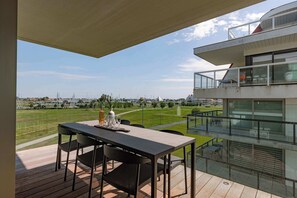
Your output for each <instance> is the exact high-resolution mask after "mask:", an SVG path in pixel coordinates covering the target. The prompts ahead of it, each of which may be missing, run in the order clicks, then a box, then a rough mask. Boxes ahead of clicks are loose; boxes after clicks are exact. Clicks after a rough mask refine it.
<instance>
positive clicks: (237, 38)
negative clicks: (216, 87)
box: [194, 2, 297, 65]
mask: <svg viewBox="0 0 297 198" xmlns="http://www.w3.org/2000/svg"><path fill="white" fill-rule="evenodd" d="M296 7H297V3H296V2H293V3H290V4H287V6H286V7H284V9H282V10H279V12H278V13H273V14H272V15H269V13H270V12H272V11H270V12H268V13H267V14H265V15H264V16H263V17H262V19H261V20H260V21H254V22H250V23H247V24H243V25H240V26H236V27H231V28H229V29H228V40H226V41H222V42H218V43H214V44H210V45H206V46H201V47H197V48H195V49H194V54H195V55H197V56H199V57H200V58H202V59H204V60H207V61H208V62H210V63H212V64H214V65H223V64H231V63H234V64H235V65H243V64H244V61H245V60H244V57H245V56H247V55H253V54H259V53H265V52H270V51H271V50H272V49H273V51H278V50H285V49H290V48H296V42H297V28H296V26H297V20H296V16H297V10H296Z"/></svg>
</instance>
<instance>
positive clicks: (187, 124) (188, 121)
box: [187, 116, 196, 130]
mask: <svg viewBox="0 0 297 198" xmlns="http://www.w3.org/2000/svg"><path fill="white" fill-rule="evenodd" d="M195 127H196V126H195ZM187 130H189V116H187Z"/></svg>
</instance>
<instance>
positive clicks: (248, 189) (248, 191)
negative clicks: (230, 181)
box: [241, 186, 257, 198]
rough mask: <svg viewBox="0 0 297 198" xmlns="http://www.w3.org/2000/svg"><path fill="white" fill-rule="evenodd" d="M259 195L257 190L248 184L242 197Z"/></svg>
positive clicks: (249, 197)
mask: <svg viewBox="0 0 297 198" xmlns="http://www.w3.org/2000/svg"><path fill="white" fill-rule="evenodd" d="M256 195H257V190H256V189H254V188H251V187H248V186H245V187H244V189H243V191H242V194H241V198H255V197H256Z"/></svg>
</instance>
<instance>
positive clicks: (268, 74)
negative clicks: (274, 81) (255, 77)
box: [266, 65, 270, 86]
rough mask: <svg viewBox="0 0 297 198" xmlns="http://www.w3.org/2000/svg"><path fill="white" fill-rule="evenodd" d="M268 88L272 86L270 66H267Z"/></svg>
mask: <svg viewBox="0 0 297 198" xmlns="http://www.w3.org/2000/svg"><path fill="white" fill-rule="evenodd" d="M266 76H267V80H266V81H267V86H269V85H270V72H269V65H267V75H266Z"/></svg>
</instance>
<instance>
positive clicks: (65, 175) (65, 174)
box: [64, 151, 70, 181]
mask: <svg viewBox="0 0 297 198" xmlns="http://www.w3.org/2000/svg"><path fill="white" fill-rule="evenodd" d="M69 153H70V152H69V151H68V152H67V159H66V167H65V173H64V181H66V177H67V171H68V161H69Z"/></svg>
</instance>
